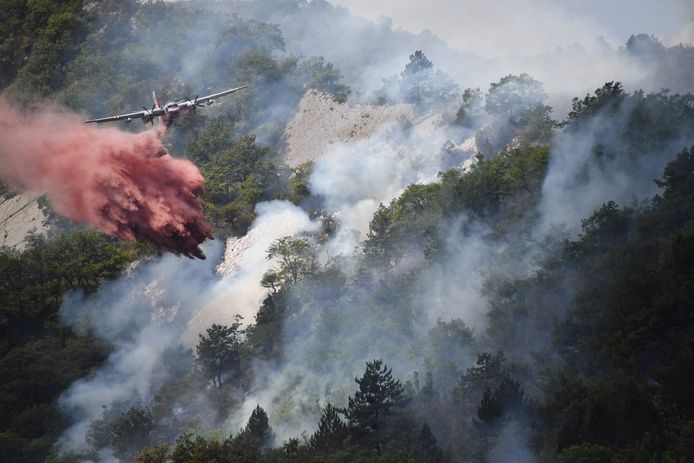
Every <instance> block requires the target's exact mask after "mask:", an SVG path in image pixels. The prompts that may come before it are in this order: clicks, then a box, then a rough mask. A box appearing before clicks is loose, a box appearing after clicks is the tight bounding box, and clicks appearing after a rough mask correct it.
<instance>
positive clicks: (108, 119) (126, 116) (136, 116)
mask: <svg viewBox="0 0 694 463" xmlns="http://www.w3.org/2000/svg"><path fill="white" fill-rule="evenodd" d="M149 114H151V111H144V110H143V111H137V112H134V113H128V114H119V115H117V116H109V117H102V118H100V119H90V120H88V121H84V123H85V124H88V123H90V122H97V123H101V122H113V121H122V120H133V119H141V118H143V117H146V116H147V115H149Z"/></svg>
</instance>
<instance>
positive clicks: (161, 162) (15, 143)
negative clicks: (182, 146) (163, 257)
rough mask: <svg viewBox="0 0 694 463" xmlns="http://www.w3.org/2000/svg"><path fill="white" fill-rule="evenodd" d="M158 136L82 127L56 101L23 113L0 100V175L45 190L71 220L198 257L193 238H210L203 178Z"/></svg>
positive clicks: (12, 183) (10, 181)
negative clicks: (56, 107)
mask: <svg viewBox="0 0 694 463" xmlns="http://www.w3.org/2000/svg"><path fill="white" fill-rule="evenodd" d="M160 135H161V133H160V132H159V131H157V130H148V131H145V132H141V133H137V134H133V133H129V132H124V131H122V130H119V129H117V128H114V127H108V128H94V127H92V126H85V125H84V124H83V123H82V121H81V120H80V119H79V118H78V117H77V116H76V115H75V114H71V113H68V112H65V111H61V110H59V109H55V108H48V109H45V110H41V111H40V112H36V113H32V114H29V113H24V112H20V111H18V110H16V109H14V108H12V107H11V106H10V105H9V104H8V103H7V102H6V101H2V100H0V140H2V143H0V181H2V182H4V183H6V184H7V185H8V186H9V187H10V188H12V189H15V190H18V191H24V190H31V191H36V192H43V193H45V195H46V197H47V199H48V200H49V202H50V203H51V205H52V206H53V208H54V209H55V210H56V212H58V213H59V214H61V215H63V216H65V217H67V218H68V219H70V220H72V221H73V222H78V223H87V224H89V225H91V226H92V227H94V228H96V229H98V230H100V231H101V232H103V233H106V234H108V235H111V236H114V237H116V238H119V239H123V240H142V241H148V242H151V243H153V244H154V245H156V246H157V247H159V248H161V249H164V250H168V251H171V252H174V253H177V254H183V255H185V256H188V257H197V258H200V259H204V258H205V255H204V254H203V252H202V251H201V250H200V247H199V245H200V244H201V243H202V242H203V241H205V240H206V239H208V238H211V237H212V230H211V228H210V226H209V224H208V223H207V221H206V220H205V218H204V216H203V213H202V205H201V201H200V196H201V195H202V192H203V183H204V179H203V177H202V175H201V174H200V172H199V170H198V169H197V167H195V165H194V164H192V163H191V162H189V161H186V160H181V159H174V158H172V157H171V156H170V155H169V154H168V152H167V151H166V148H164V146H163V144H162V142H161V140H160Z"/></svg>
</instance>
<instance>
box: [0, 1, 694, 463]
mask: <svg viewBox="0 0 694 463" xmlns="http://www.w3.org/2000/svg"><path fill="white" fill-rule="evenodd" d="M240 3H241V2H236V1H229V2H224V1H220V2H200V3H197V2H163V1H152V2H138V1H135V0H128V1H110V0H102V1H89V2H88V1H79V0H74V1H65V2H50V1H42V0H32V1H25V0H10V1H7V2H5V4H3V9H2V11H0V22H1V23H2V24H3V25H4V26H5V27H3V28H0V34H1V35H0V89H1V90H2V94H1V95H0V98H2V99H4V100H9V101H12V104H13V105H14V106H18V107H22V108H23V109H24V110H26V111H28V112H30V113H31V112H32V111H41V110H42V108H45V107H46V105H50V106H51V107H54V106H59V107H62V108H67V109H64V110H66V111H67V110H70V111H76V112H78V113H80V114H84V115H85V116H86V115H89V116H90V117H91V116H95V117H96V116H102V115H109V114H117V113H120V112H123V111H130V110H136V109H137V108H138V107H140V106H142V104H143V103H144V104H146V105H150V104H151V103H150V100H151V91H152V90H156V91H157V93H158V94H159V95H160V96H161V98H162V101H164V100H166V101H168V100H175V99H178V98H189V97H191V98H195V95H204V94H208V93H212V92H215V91H218V90H223V89H226V88H230V87H232V86H236V85H241V84H250V88H249V89H247V91H244V92H239V93H237V94H235V95H233V96H231V97H228V98H227V99H225V100H222V101H221V102H220V103H218V104H216V105H214V106H211V107H206V108H203V109H200V110H198V111H196V112H195V113H192V114H185V115H183V116H181V117H180V119H178V120H177V122H176V124H175V125H174V126H172V128H171V129H169V130H168V131H167V132H166V133H165V134H164V135H163V137H164V138H163V140H164V143H165V144H166V145H167V147H168V148H169V150H170V151H171V153H172V154H173V155H174V156H178V157H183V158H186V159H188V160H191V161H192V162H193V163H194V164H195V165H196V166H197V167H198V168H199V169H200V171H201V173H202V175H203V176H204V178H205V187H204V188H205V193H204V200H203V201H204V203H203V207H204V211H205V215H206V216H207V218H208V219H209V220H210V222H211V223H212V225H213V228H214V230H215V237H216V238H219V239H218V240H216V241H215V242H213V243H210V244H208V245H206V246H207V247H206V252H207V253H208V255H210V259H209V260H208V261H207V262H193V261H190V260H188V259H185V258H182V257H176V256H171V255H163V254H162V253H161V251H158V250H157V249H155V248H154V247H152V246H150V245H146V244H141V243H132V242H119V241H116V240H114V239H112V238H108V237H106V236H104V235H101V234H100V233H98V232H96V231H93V230H90V229H88V228H87V227H85V226H83V225H81V224H72V223H69V222H67V221H66V220H64V219H62V218H61V217H60V216H58V215H57V214H56V213H55V212H54V211H53V209H52V207H51V206H50V204H48V203H47V202H46V201H42V202H41V206H42V207H43V208H45V210H46V211H47V214H48V217H49V221H50V222H51V228H50V230H51V231H50V233H49V235H48V236H46V237H41V236H34V235H30V236H29V237H27V246H26V248H25V249H24V250H22V251H18V250H14V249H9V248H2V249H0V288H1V290H0V334H1V336H0V460H1V461H7V462H41V461H49V462H66V463H67V462H78V461H95V462H112V461H123V462H131V461H134V462H139V463H165V462H174V463H184V462H200V463H203V462H218V463H226V462H229V463H232V462H249V463H250V462H403V461H408V462H410V461H411V462H429V463H435V462H490V463H495V462H557V461H558V462H566V463H579V462H581V463H582V462H605V463H608V462H621V461H630V462H644V463H645V462H662V463H666V462H673V463H674V462H678V463H679V462H685V461H692V460H694V400H692V398H691V393H690V391H691V389H692V386H693V385H694V376H693V375H692V372H690V371H688V370H689V368H692V369H693V371H694V307H693V306H692V304H693V303H694V302H693V301H694V209H692V204H694V82H693V81H692V79H691V76H689V77H688V76H687V75H686V73H683V72H680V70H682V69H692V68H693V67H694V49H692V48H691V47H687V46H684V45H680V46H677V47H666V46H664V45H663V44H662V43H660V42H659V41H658V40H657V39H656V38H654V37H652V36H648V35H647V34H640V35H638V34H637V35H634V36H632V38H631V39H630V40H629V41H628V42H627V43H626V44H625V45H624V47H623V49H622V51H621V53H630V54H631V55H633V56H632V57H633V58H634V59H637V60H642V61H644V62H646V60H647V58H648V60H647V61H648V66H649V68H648V70H649V72H656V73H660V74H662V76H661V78H660V80H659V81H660V82H669V83H671V84H672V85H671V87H672V88H674V89H675V90H676V91H674V92H673V91H669V90H667V89H663V90H662V91H659V92H649V91H643V90H639V89H628V90H625V88H624V86H623V84H622V83H620V80H622V78H623V76H620V75H615V76H614V78H613V80H611V81H609V82H606V83H604V84H603V83H600V86H599V87H598V88H595V89H593V88H591V89H590V90H589V91H588V90H586V91H587V92H588V93H587V94H586V93H584V94H578V95H575V98H574V99H573V100H572V101H567V102H566V105H567V106H570V107H571V110H570V111H569V113H568V115H567V116H566V117H565V118H564V117H563V116H557V115H555V114H553V109H552V107H550V106H549V104H548V90H546V88H547V86H546V85H545V84H544V83H542V82H540V81H539V80H537V79H536V78H535V77H533V76H531V75H528V74H525V73H519V74H510V73H504V74H502V75H499V76H498V77H497V80H495V81H492V82H489V84H488V87H484V88H476V87H473V88H465V87H466V86H467V82H456V81H455V79H454V78H453V77H451V76H450V75H448V74H447V73H446V72H445V69H446V67H445V64H446V63H440V62H436V61H435V60H432V59H430V58H429V57H427V54H426V50H421V49H419V47H417V48H415V49H412V50H411V51H410V52H409V54H408V56H405V57H402V58H401V59H402V62H401V69H400V71H399V72H398V73H397V74H395V75H392V74H386V75H382V76H380V78H381V80H380V82H381V85H380V86H378V87H374V88H369V89H361V88H350V87H349V86H348V85H346V84H345V82H344V80H343V79H342V72H341V70H339V69H337V68H336V67H335V66H334V65H333V64H331V63H329V62H327V61H326V60H325V59H324V58H323V57H321V56H295V55H292V54H291V53H288V52H287V50H286V44H285V35H284V31H283V30H282V29H281V26H280V25H277V24H272V23H271V22H263V21H262V20H261V19H264V20H267V21H272V20H276V21H277V22H279V23H287V22H288V21H289V20H288V19H287V18H293V19H292V20H293V21H295V23H293V27H294V28H295V29H293V30H292V31H291V35H292V36H293V37H295V36H296V34H297V29H300V26H301V21H307V20H310V18H313V16H312V15H314V14H317V13H316V11H318V10H319V9H320V8H323V9H324V10H325V11H326V12H325V15H324V16H325V17H331V15H333V14H335V12H334V11H333V10H332V8H333V7H332V6H330V5H327V4H326V5H322V2H312V3H310V4H308V3H305V2H297V1H284V0H263V1H261V0H256V1H252V2H243V3H244V5H239V4H240ZM321 5H322V6H321ZM301 9H307V11H303V10H301ZM308 9H310V11H308ZM271 10H272V11H273V14H269V11H271ZM340 11H341V10H340ZM234 13H238V14H234ZM340 14H345V15H346V14H347V13H346V12H345V11H341V12H340ZM306 18H309V19H306ZM284 26H286V24H284ZM284 26H282V27H284ZM313 26H315V25H312V26H311V27H313ZM305 30H307V31H310V30H312V28H309V27H308V25H307V27H306V28H305ZM391 32H393V31H391ZM634 32H635V33H637V32H639V31H634ZM381 33H383V34H385V36H387V37H389V38H388V40H393V41H394V43H395V42H397V41H398V40H400V39H399V38H402V34H400V33H398V34H396V33H395V32H393V34H394V35H392V36H390V35H388V33H387V32H383V31H381ZM410 40H413V39H412V36H408V37H407V43H409V41H410ZM335 47H345V56H347V55H348V56H353V53H352V52H353V51H354V50H347V48H348V47H349V44H348V43H345V44H337V43H336V44H335ZM317 49H318V47H317ZM347 51H349V52H350V53H347ZM381 52H382V51H381V50H379V53H381ZM362 64H363V65H364V69H366V68H367V67H368V68H369V71H368V72H369V73H371V72H373V66H372V64H373V63H372V62H371V60H368V59H367V60H365V61H364V63H362ZM653 69H655V70H656V71H653ZM363 72H366V71H363ZM359 73H360V69H358V68H355V69H350V72H349V74H350V75H351V76H357V75H359ZM626 77H627V79H628V78H629V76H626ZM632 81H633V80H632ZM350 82H360V80H359V79H357V78H355V79H351V80H350ZM556 86H557V83H552V84H551V87H553V88H554V87H556ZM308 90H317V91H320V92H323V93H324V94H326V95H327V96H328V97H330V98H332V102H333V103H334V104H333V106H331V108H330V110H331V111H335V112H336V113H339V111H340V106H341V105H350V104H352V102H351V101H350V98H351V95H352V94H353V93H358V94H359V95H361V96H360V98H362V99H367V100H369V101H371V102H372V103H374V104H380V105H388V104H394V103H397V104H407V105H410V106H408V108H409V107H411V108H412V114H413V116H412V117H411V118H409V119H407V118H405V119H402V120H399V121H396V122H391V123H389V124H384V126H383V127H380V126H379V127H376V128H375V129H374V130H372V131H370V132H369V133H368V135H366V136H365V137H364V139H359V140H351V141H349V142H345V141H340V140H339V139H337V138H336V139H331V140H330V141H329V142H326V143H325V145H326V146H327V148H326V149H325V153H323V154H322V155H321V156H318V157H317V158H316V159H315V160H314V161H313V162H309V163H305V164H302V165H300V166H298V167H296V168H289V167H288V166H287V165H286V164H285V162H284V160H283V155H284V154H285V153H284V149H285V142H284V139H283V133H284V129H285V126H286V125H287V124H288V122H289V121H290V120H291V118H292V117H294V116H295V112H296V108H297V106H298V104H299V101H300V100H301V98H302V96H303V95H304V93H305V92H306V91H308ZM366 92H371V93H370V94H368V95H366V96H365V95H364V94H365V93H366ZM555 96H556V95H555ZM85 118H86V117H85ZM361 118H363V119H367V118H368V114H367V115H366V116H361ZM555 118H557V119H561V120H556V119H555ZM432 121H433V122H432ZM122 128H123V129H124V130H130V131H139V130H147V129H148V127H146V128H144V129H143V128H142V127H141V126H139V125H136V124H135V123H134V124H132V125H123V126H122ZM444 139H445V140H446V143H443V146H441V145H442V143H440V142H439V141H440V140H444ZM394 140H395V141H397V147H394V146H395V143H394ZM2 143H8V144H11V143H12V140H3V141H2ZM463 144H465V146H474V147H475V152H476V155H475V156H473V157H472V158H470V157H469V156H468V154H466V153H467V151H465V150H462V149H461V148H460V146H462V145H463ZM401 146H411V151H408V150H401V148H400V147H401ZM389 149H390V150H391V151H394V152H395V154H392V153H391V151H388V150H389ZM398 150H400V151H398ZM388 156H391V157H388ZM432 170H433V172H436V171H437V170H439V171H440V172H439V173H438V175H436V176H433V177H432V176H431V175H429V173H430V172H431V171H432ZM3 188H4V187H3ZM7 188H8V189H7V190H6V189H3V190H2V193H3V194H11V193H9V191H10V190H11V189H12V186H11V185H9V186H7ZM273 214H276V215H275V216H273ZM282 214H286V215H282ZM268 217H275V218H276V217H279V218H280V219H279V220H285V217H286V218H288V217H291V218H295V217H298V218H300V219H301V221H302V222H301V223H305V224H306V225H303V226H302V227H303V228H302V230H303V231H300V232H298V233H296V234H294V235H289V236H276V239H275V240H274V241H273V242H272V244H271V245H270V246H269V248H267V249H261V250H260V254H261V255H260V257H258V256H251V255H250V254H242V255H248V256H249V257H248V262H240V263H239V264H238V266H239V268H238V269H237V271H236V273H235V274H233V275H231V276H230V277H225V278H222V277H220V276H219V275H218V274H217V273H216V272H215V267H216V265H217V263H218V261H219V256H220V255H221V254H222V252H223V249H222V248H223V246H224V239H226V238H227V237H230V236H232V237H240V236H244V235H246V234H249V235H250V234H252V232H253V230H254V227H256V226H257V225H258V224H259V223H260V222H261V221H262V220H264V219H266V218H268ZM1 219H2V218H0V220H1ZM286 220H288V219H286ZM249 232H250V233H249ZM220 241H221V243H220ZM249 246H251V249H252V245H249ZM261 267H262V268H267V269H268V270H267V271H265V272H264V274H262V279H261V280H260V281H256V282H254V284H260V285H262V287H263V288H264V289H265V293H264V294H265V297H264V298H263V301H262V304H261V305H260V306H259V307H250V308H249V307H245V308H244V309H245V310H250V311H251V313H254V316H253V317H250V318H249V317H246V318H244V317H242V316H241V315H240V314H238V313H233V311H232V310H230V307H231V302H230V301H225V300H222V301H221V302H220V300H219V299H220V297H219V295H220V294H221V295H224V296H225V297H228V298H230V299H231V298H233V299H235V300H236V299H238V300H241V301H245V300H246V299H245V298H247V295H245V294H244V292H243V290H242V289H243V288H242V287H243V284H242V283H243V281H245V280H243V279H244V278H247V277H248V275H253V274H254V273H253V271H254V270H255V269H257V268H261ZM239 282H241V283H239ZM234 284H236V286H234ZM229 288H232V290H233V291H232V290H229ZM235 288H236V289H235ZM239 288H241V289H239ZM217 304H218V305H217ZM210 306H212V307H214V308H215V309H216V310H217V313H218V315H219V317H220V318H222V319H224V320H225V322H224V323H215V324H212V325H211V326H209V327H206V328H205V330H204V331H203V332H201V333H199V335H197V337H196V340H195V342H194V343H192V344H191V343H186V341H185V340H184V335H185V333H187V332H188V331H187V330H189V329H190V326H192V323H193V321H194V317H195V315H196V314H197V313H199V312H200V311H202V310H203V309H205V308H209V307H210ZM234 307H236V306H234ZM244 313H247V312H244Z"/></svg>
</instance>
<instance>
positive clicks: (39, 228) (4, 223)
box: [0, 192, 48, 250]
mask: <svg viewBox="0 0 694 463" xmlns="http://www.w3.org/2000/svg"><path fill="white" fill-rule="evenodd" d="M40 197H41V194H40V193H31V192H26V193H19V194H16V195H14V196H11V195H6V196H2V197H0V246H6V247H9V248H14V249H17V250H22V249H23V248H24V246H25V242H24V240H25V239H26V237H27V235H28V234H29V233H30V232H35V233H38V234H45V233H46V231H47V230H48V228H47V227H46V225H44V223H43V222H44V220H45V218H46V217H45V215H44V214H43V211H42V210H41V209H40V208H39V206H38V199H39V198H40Z"/></svg>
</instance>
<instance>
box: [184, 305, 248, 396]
mask: <svg viewBox="0 0 694 463" xmlns="http://www.w3.org/2000/svg"><path fill="white" fill-rule="evenodd" d="M241 319H242V317H241V316H240V315H236V316H234V322H233V323H232V324H231V326H225V325H217V324H213V325H212V326H211V327H210V328H208V329H207V336H205V335H203V334H199V335H198V336H199V337H200V341H199V342H198V345H197V347H196V353H197V356H198V361H199V362H200V365H201V367H202V371H203V374H204V375H205V376H206V377H207V378H208V379H209V380H211V381H212V384H213V385H214V386H215V387H216V388H221V387H222V386H223V385H224V383H225V382H226V381H228V379H229V377H230V376H232V377H233V376H235V375H237V374H238V373H239V370H240V367H241V360H240V359H241V347H242V344H243V341H242V336H243V334H244V331H243V330H242V329H241V326H242V325H243V324H242V322H241Z"/></svg>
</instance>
